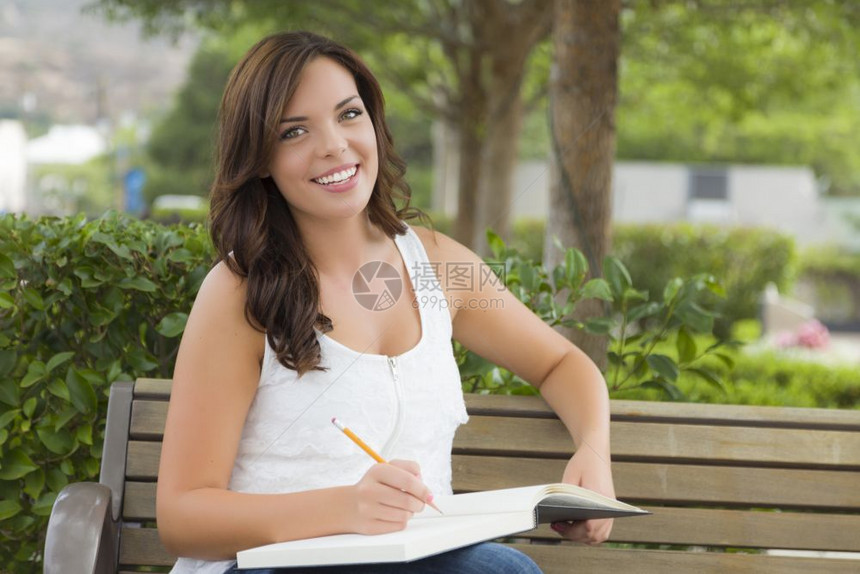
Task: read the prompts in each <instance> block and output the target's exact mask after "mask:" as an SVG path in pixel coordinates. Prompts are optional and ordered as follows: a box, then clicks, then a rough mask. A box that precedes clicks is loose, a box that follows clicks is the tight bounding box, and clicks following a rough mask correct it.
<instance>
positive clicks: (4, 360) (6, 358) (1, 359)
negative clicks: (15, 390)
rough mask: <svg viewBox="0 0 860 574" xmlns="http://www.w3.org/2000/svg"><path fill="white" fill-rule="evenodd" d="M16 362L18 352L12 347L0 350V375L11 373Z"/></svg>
mask: <svg viewBox="0 0 860 574" xmlns="http://www.w3.org/2000/svg"><path fill="white" fill-rule="evenodd" d="M16 362H18V353H16V352H15V351H14V350H12V349H3V350H0V377H5V376H6V375H8V374H9V373H11V372H12V369H14V368H15V363H16Z"/></svg>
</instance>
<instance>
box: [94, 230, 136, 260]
mask: <svg viewBox="0 0 860 574" xmlns="http://www.w3.org/2000/svg"><path fill="white" fill-rule="evenodd" d="M91 239H92V240H93V241H95V242H96V243H101V244H102V245H104V246H106V247H107V248H108V249H110V250H111V251H113V252H114V253H115V254H116V255H117V257H121V258H122V259H127V260H131V259H132V256H131V251H129V250H128V247H126V246H125V245H117V243H116V240H115V239H114V238H113V237H112V236H110V235H107V234H105V233H101V232H98V233H94V234H93V236H92V238H91Z"/></svg>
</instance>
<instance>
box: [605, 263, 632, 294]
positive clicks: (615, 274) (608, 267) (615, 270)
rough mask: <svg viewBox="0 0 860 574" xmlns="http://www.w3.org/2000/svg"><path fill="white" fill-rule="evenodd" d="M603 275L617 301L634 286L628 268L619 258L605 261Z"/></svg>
mask: <svg viewBox="0 0 860 574" xmlns="http://www.w3.org/2000/svg"><path fill="white" fill-rule="evenodd" d="M603 275H604V276H605V277H606V280H607V281H608V282H609V287H610V288H611V289H612V294H613V295H614V296H615V299H621V297H623V296H624V292H625V291H627V289H628V288H629V287H630V286H632V285H633V280H632V279H630V273H629V272H628V271H627V267H625V266H624V264H623V263H622V262H621V260H620V259H618V258H617V257H612V256H607V257H605V258H604V259H603Z"/></svg>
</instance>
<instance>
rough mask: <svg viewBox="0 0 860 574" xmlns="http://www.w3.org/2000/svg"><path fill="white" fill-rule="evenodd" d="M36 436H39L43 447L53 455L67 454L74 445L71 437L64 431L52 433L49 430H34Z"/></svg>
mask: <svg viewBox="0 0 860 574" xmlns="http://www.w3.org/2000/svg"><path fill="white" fill-rule="evenodd" d="M36 434H37V435H39V440H40V441H42V444H43V445H45V448H47V449H48V450H49V451H51V452H53V453H54V454H69V452H70V451H71V450H72V449H73V448H74V446H75V443H74V441H73V440H72V436H71V435H70V434H69V432H68V431H67V430H65V429H61V430H59V431H57V432H54V431H52V430H50V429H46V428H40V429H36Z"/></svg>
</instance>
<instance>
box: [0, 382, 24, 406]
mask: <svg viewBox="0 0 860 574" xmlns="http://www.w3.org/2000/svg"><path fill="white" fill-rule="evenodd" d="M0 401H2V402H4V403H6V404H7V405H9V406H10V407H17V406H18V405H19V404H20V402H21V390H20V389H19V388H18V385H17V384H15V381H13V380H12V379H6V378H3V379H0Z"/></svg>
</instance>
